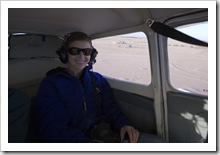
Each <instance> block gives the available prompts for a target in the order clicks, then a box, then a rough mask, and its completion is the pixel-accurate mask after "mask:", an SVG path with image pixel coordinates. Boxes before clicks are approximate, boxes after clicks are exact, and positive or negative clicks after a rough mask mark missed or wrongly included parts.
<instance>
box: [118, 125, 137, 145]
mask: <svg viewBox="0 0 220 155" xmlns="http://www.w3.org/2000/svg"><path fill="white" fill-rule="evenodd" d="M126 133H127V134H128V137H129V141H130V143H137V141H138V138H139V131H138V130H136V129H135V128H134V127H132V126H129V125H125V126H123V127H122V128H121V131H120V137H121V142H122V141H123V140H124V137H125V134H126Z"/></svg>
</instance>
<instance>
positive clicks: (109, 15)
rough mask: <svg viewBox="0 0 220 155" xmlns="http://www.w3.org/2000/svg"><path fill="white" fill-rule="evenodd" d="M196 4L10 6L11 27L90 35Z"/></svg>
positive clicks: (159, 18)
mask: <svg viewBox="0 0 220 155" xmlns="http://www.w3.org/2000/svg"><path fill="white" fill-rule="evenodd" d="M198 10H200V9H198V8H197V9H193V8H180V9H177V8H174V9H173V8H172V9H170V8H149V9H147V8H122V9H121V8H105V9H104V8H103V9H102V8H9V9H8V31H9V33H14V32H25V33H36V34H47V35H55V36H63V35H65V34H67V33H69V32H73V31H83V32H85V33H87V34H89V35H94V34H101V33H105V32H109V31H114V30H118V29H122V28H127V27H133V26H138V25H142V24H144V23H145V22H146V20H147V19H149V18H150V19H154V20H157V21H162V20H164V19H167V18H170V17H173V16H176V15H181V14H183V13H185V12H191V11H192V12H194V11H198Z"/></svg>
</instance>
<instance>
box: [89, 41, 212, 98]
mask: <svg viewBox="0 0 220 155" xmlns="http://www.w3.org/2000/svg"><path fill="white" fill-rule="evenodd" d="M93 46H94V47H95V48H96V49H97V50H98V51H99V54H98V56H97V63H96V64H95V65H94V71H98V72H100V73H102V74H104V75H107V76H110V77H116V78H119V79H122V80H128V81H133V82H137V83H142V84H149V83H150V82H151V70H150V59H149V51H148V44H147V40H146V39H145V38H132V37H114V38H113V37H109V38H105V39H102V40H94V41H93ZM168 51H169V70H170V79H171V83H172V85H173V86H174V87H175V88H181V89H185V90H189V91H193V92H199V93H200V94H206V95H207V94H208V52H207V51H208V49H207V48H203V47H198V46H193V45H189V44H185V43H181V42H177V41H174V40H169V42H168ZM125 53H126V54H125Z"/></svg>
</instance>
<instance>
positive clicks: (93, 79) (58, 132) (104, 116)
mask: <svg viewBox="0 0 220 155" xmlns="http://www.w3.org/2000/svg"><path fill="white" fill-rule="evenodd" d="M57 54H58V55H59V58H60V60H61V61H62V62H63V63H66V64H67V67H66V68H62V67H57V68H55V69H52V70H50V71H49V72H47V74H46V77H45V78H44V79H43V81H42V82H41V85H40V87H39V90H38V94H37V100H36V105H35V121H36V128H37V132H38V136H39V138H40V139H41V141H42V142H50V143H62V142H65V143H68V142H72V143H77V142H79V143H92V142H109V143H111V142H123V140H124V139H125V138H127V140H129V142H132V143H135V142H143V141H144V142H163V140H162V139H160V138H159V137H157V136H156V135H151V134H149V135H148V134H145V138H143V137H144V136H142V135H144V134H143V133H140V132H139V131H138V130H137V129H135V128H134V126H133V125H132V123H131V122H130V121H129V120H128V119H127V118H126V117H125V116H124V115H123V114H122V112H121V111H120V109H119V107H118V105H117V104H116V102H115V101H114V98H113V93H112V89H111V87H110V85H109V83H108V82H107V80H106V79H105V78H104V77H103V76H102V75H101V74H99V73H97V72H93V71H92V65H93V64H94V63H95V61H96V60H95V58H96V55H97V51H96V49H95V48H94V47H93V46H92V42H91V39H90V37H89V36H88V35H87V34H85V33H83V32H72V33H69V34H67V35H66V36H65V37H64V42H63V45H62V47H61V48H59V49H58V50H57ZM146 135H147V136H146ZM146 139H147V140H146Z"/></svg>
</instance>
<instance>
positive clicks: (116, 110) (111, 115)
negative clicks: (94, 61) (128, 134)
mask: <svg viewBox="0 0 220 155" xmlns="http://www.w3.org/2000/svg"><path fill="white" fill-rule="evenodd" d="M96 74H97V75H98V76H99V78H98V80H99V84H100V85H101V86H100V87H101V98H102V104H103V108H104V112H105V114H106V117H107V120H108V122H110V124H112V125H113V127H114V128H115V129H116V130H118V131H120V129H121V128H122V127H123V126H125V125H132V124H131V122H130V121H129V120H128V119H127V118H126V117H125V116H124V115H123V113H122V112H121V109H120V107H119V106H118V104H117V103H116V101H115V100H114V96H113V91H112V88H111V87H110V85H109V83H108V82H107V80H106V79H105V78H104V77H103V76H102V75H100V74H98V73H96Z"/></svg>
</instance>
